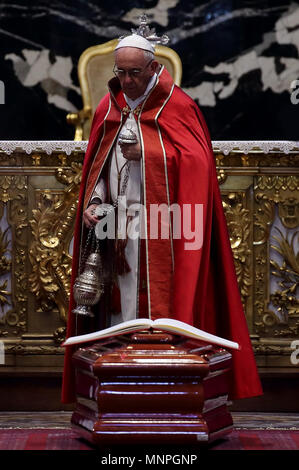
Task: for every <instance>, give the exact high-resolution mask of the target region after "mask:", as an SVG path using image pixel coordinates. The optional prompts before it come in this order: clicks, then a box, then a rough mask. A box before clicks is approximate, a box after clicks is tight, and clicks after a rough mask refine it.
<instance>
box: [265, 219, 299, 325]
mask: <svg viewBox="0 0 299 470" xmlns="http://www.w3.org/2000/svg"><path fill="white" fill-rule="evenodd" d="M276 230H277V231H278V232H279V234H280V238H278V237H276V236H273V238H274V240H275V241H276V242H277V243H278V246H277V245H271V248H273V249H274V250H276V251H277V252H278V253H279V254H280V255H281V256H282V258H283V262H282V265H279V264H278V263H277V262H276V261H274V260H273V259H271V260H270V264H271V266H272V267H273V268H274V269H273V271H272V275H273V276H276V277H278V278H279V280H280V282H279V286H280V287H281V290H278V291H276V292H275V293H274V294H272V295H271V296H270V298H271V301H272V304H273V305H275V306H276V307H277V310H278V312H279V313H281V314H282V316H283V317H284V319H285V321H286V322H287V321H288V316H289V315H299V300H298V287H299V252H297V253H296V250H295V241H296V239H297V240H298V239H299V238H298V233H299V232H298V231H297V232H295V233H294V234H293V235H292V237H291V241H289V240H288V237H285V236H284V235H283V233H282V232H281V230H279V228H277V227H276Z"/></svg>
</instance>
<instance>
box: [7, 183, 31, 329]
mask: <svg viewBox="0 0 299 470" xmlns="http://www.w3.org/2000/svg"><path fill="white" fill-rule="evenodd" d="M0 188H1V189H2V191H0V193H1V201H2V203H5V206H6V209H7V216H6V217H7V223H8V225H9V227H8V229H7V231H5V232H4V233H2V232H1V267H2V269H6V271H5V273H3V271H2V274H9V276H10V278H11V292H8V291H7V289H6V287H7V280H5V281H4V282H3V284H2V286H1V289H2V295H3V296H4V297H5V298H6V302H5V303H2V308H3V307H4V305H5V306H7V307H8V309H7V310H6V312H5V314H4V315H3V316H2V318H1V319H0V324H1V325H2V326H3V329H1V330H0V336H6V337H8V336H17V335H18V334H20V332H22V331H25V328H26V305H27V273H26V268H25V266H26V263H25V250H24V247H26V244H27V238H26V235H27V226H28V221H27V211H28V203H27V177H26V176H16V175H13V176H11V175H3V176H0ZM3 207H4V205H3ZM2 213H3V211H2ZM2 216H3V214H2ZM8 231H10V233H11V237H12V246H11V249H9V250H8V243H7V238H6V234H8ZM8 251H9V252H10V253H11V255H12V259H11V260H10V259H8V258H7V257H6V256H5V252H8ZM12 264H13V266H14V272H13V273H11V266H12ZM8 297H9V298H8ZM2 301H3V299H2Z"/></svg>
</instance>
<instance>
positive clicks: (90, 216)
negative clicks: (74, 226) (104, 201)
mask: <svg viewBox="0 0 299 470" xmlns="http://www.w3.org/2000/svg"><path fill="white" fill-rule="evenodd" d="M98 205H99V204H91V205H90V206H88V207H87V209H86V210H85V211H84V212H83V221H84V223H85V225H86V227H88V228H91V227H92V226H93V225H95V224H96V223H97V222H98V221H99V218H98V217H97V216H96V215H94V211H95V210H96V208H97V207H98Z"/></svg>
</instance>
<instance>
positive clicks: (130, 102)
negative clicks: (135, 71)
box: [124, 73, 157, 110]
mask: <svg viewBox="0 0 299 470" xmlns="http://www.w3.org/2000/svg"><path fill="white" fill-rule="evenodd" d="M156 79H157V74H156V73H155V74H154V75H153V76H152V78H151V79H150V81H149V83H148V85H147V87H146V90H145V92H144V93H143V95H141V96H139V97H138V98H136V100H131V98H129V97H128V96H127V95H126V94H125V93H124V97H125V100H126V102H127V103H128V105H129V106H130V108H131V109H132V110H134V109H135V108H137V106H138V105H139V104H140V103H141V102H142V101H143V100H144V98H145V97H146V95H148V94H149V92H150V91H151V89H152V88H153V86H154V84H155V82H156Z"/></svg>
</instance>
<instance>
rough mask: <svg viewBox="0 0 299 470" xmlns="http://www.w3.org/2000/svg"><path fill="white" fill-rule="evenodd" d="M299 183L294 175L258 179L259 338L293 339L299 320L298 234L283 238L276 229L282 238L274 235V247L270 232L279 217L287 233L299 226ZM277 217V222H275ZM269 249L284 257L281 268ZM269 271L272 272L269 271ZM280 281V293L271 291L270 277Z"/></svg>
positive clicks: (256, 227) (256, 251)
mask: <svg viewBox="0 0 299 470" xmlns="http://www.w3.org/2000/svg"><path fill="white" fill-rule="evenodd" d="M298 183H299V179H298V177H296V176H294V175H289V176H277V175H270V176H268V175H262V176H258V177H257V178H256V184H255V187H254V189H255V202H256V208H255V212H254V245H255V255H256V260H258V259H259V260H261V259H262V258H264V262H263V263H261V262H260V263H259V262H257V261H256V282H255V306H256V311H257V314H258V318H257V319H256V322H255V326H256V329H257V331H258V332H259V334H263V335H266V336H268V335H270V334H271V335H272V336H273V337H277V336H281V337H285V336H290V337H292V336H294V335H296V334H297V333H298V325H297V324H296V325H295V324H294V322H293V320H292V316H294V315H295V316H296V315H297V316H298V313H299V304H298V300H297V290H298V280H299V261H298V257H299V254H298V253H296V250H295V240H296V239H297V238H298V232H294V233H293V235H291V240H290V239H289V238H290V236H289V235H286V236H284V235H283V233H282V231H281V230H280V229H279V228H278V227H275V228H276V230H277V232H278V233H279V234H280V237H277V236H276V235H272V238H273V240H275V241H276V242H277V245H273V244H272V245H271V241H270V230H271V228H272V225H273V222H274V220H277V219H276V218H277V215H275V214H278V217H279V220H280V221H281V223H282V224H283V225H284V226H285V227H286V229H287V230H292V229H294V228H296V227H297V226H298V225H299V223H298V222H299V217H298V203H299V201H298V198H297V197H296V192H295V191H296V189H297V188H298ZM275 217H276V218H275ZM270 247H271V248H272V249H273V250H275V251H276V252H277V253H279V255H280V256H281V257H282V264H278V262H277V261H276V260H274V259H271V258H270V256H269V249H270ZM270 267H272V268H273V269H272V270H270ZM272 276H275V277H276V278H278V280H279V282H278V286H279V287H280V289H278V290H276V291H275V292H274V293H271V291H270V282H271V277H272Z"/></svg>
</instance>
